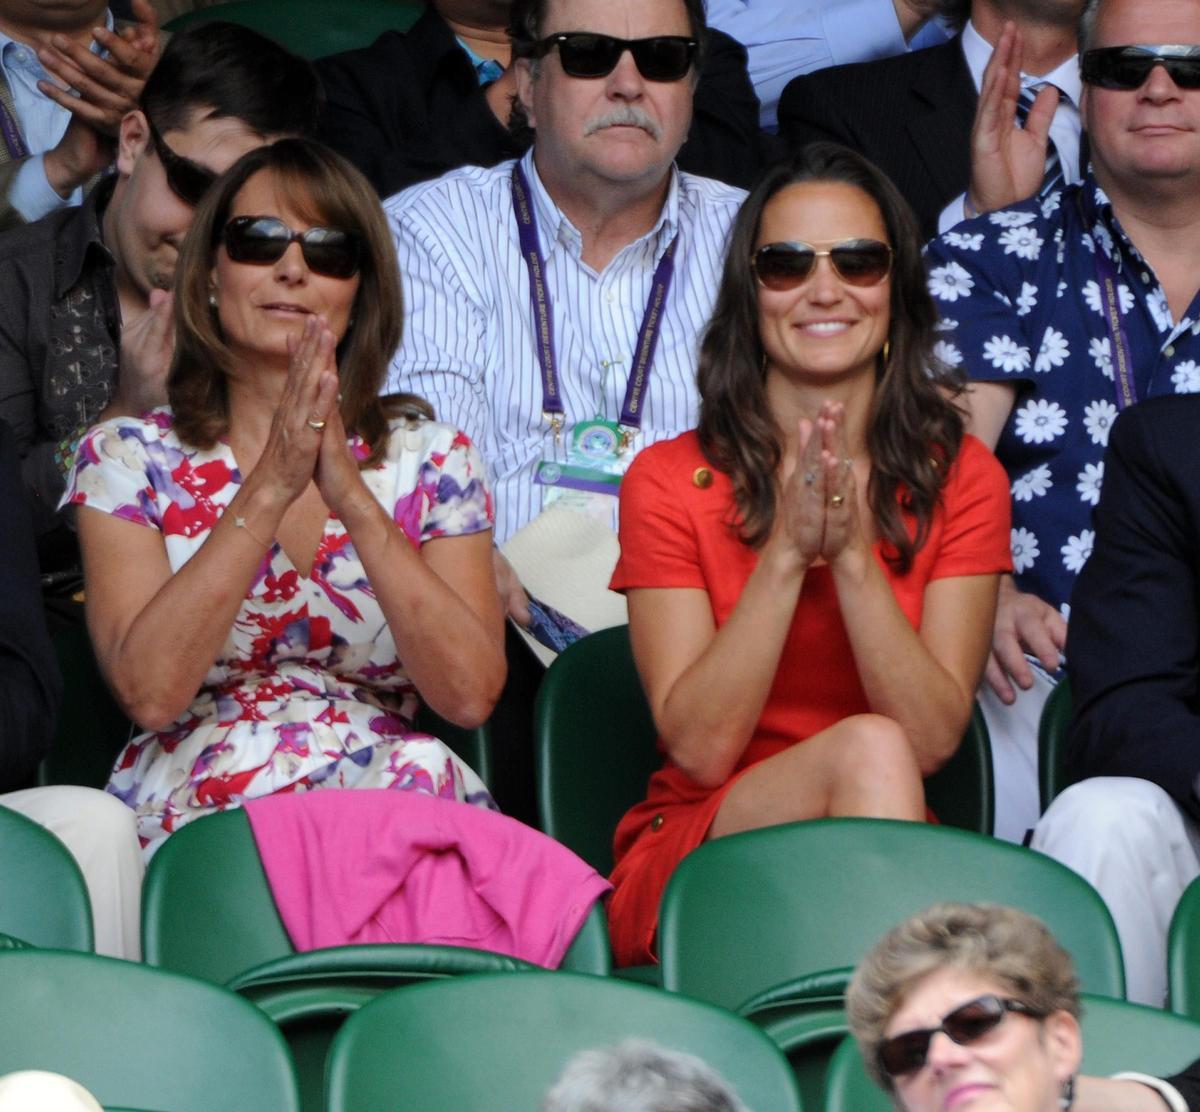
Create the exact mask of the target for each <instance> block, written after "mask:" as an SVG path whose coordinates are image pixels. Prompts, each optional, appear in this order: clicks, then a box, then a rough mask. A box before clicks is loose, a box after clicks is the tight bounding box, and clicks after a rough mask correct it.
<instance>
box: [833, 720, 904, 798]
mask: <svg viewBox="0 0 1200 1112" xmlns="http://www.w3.org/2000/svg"><path fill="white" fill-rule="evenodd" d="M841 733H842V736H841V737H840V738H839V739H838V746H837V752H838V766H839V767H838V770H837V775H836V777H835V782H834V785H833V791H832V796H831V800H830V814H833V815H858V816H872V817H876V818H911V819H920V818H923V817H924V814H925V791H924V786H923V784H922V781H921V770H920V767H919V766H918V764H917V758H916V755H915V754H914V753H913V749H912V746H911V745H910V744H909V741H908V735H907V734H906V733H905V732H904V728H903V727H902V726H901V725H900V724H899V723H898V722H896V721H895V720H894V719H891V718H887V717H885V716H884V715H881V714H858V715H854V716H853V717H852V718H847V719H845V720H844V721H843V722H842V723H841Z"/></svg>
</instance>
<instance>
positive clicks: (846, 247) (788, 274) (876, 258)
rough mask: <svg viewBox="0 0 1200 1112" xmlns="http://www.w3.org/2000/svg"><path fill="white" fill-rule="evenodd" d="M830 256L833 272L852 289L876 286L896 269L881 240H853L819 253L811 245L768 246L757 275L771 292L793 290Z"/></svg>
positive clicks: (757, 260)
mask: <svg viewBox="0 0 1200 1112" xmlns="http://www.w3.org/2000/svg"><path fill="white" fill-rule="evenodd" d="M821 255H828V256H829V261H830V262H831V263H832V264H833V269H834V271H835V272H836V273H837V275H838V277H839V278H841V280H842V281H843V282H846V283H847V284H848V285H851V286H876V285H878V284H879V283H880V282H882V281H883V280H884V278H886V277H887V275H888V272H889V271H890V270H891V266H892V249H891V248H890V247H888V245H887V244H886V243H880V242H879V241H878V240H873V239H867V240H849V241H848V242H846V243H837V244H834V245H833V247H831V248H830V249H829V250H828V251H817V250H815V249H814V248H813V247H811V246H809V245H808V244H807V243H768V244H766V245H765V246H763V247H760V248H759V249H758V251H756V252H755V254H754V272H755V274H756V275H757V276H758V280H759V281H760V282H761V283H762V284H763V285H764V286H766V288H767V289H769V290H791V289H795V288H796V287H797V286H799V285H800V284H801V283H802V282H804V281H806V280H807V279H808V277H809V275H810V274H812V272H813V269H814V268H815V267H816V263H817V259H818V257H820V256H821Z"/></svg>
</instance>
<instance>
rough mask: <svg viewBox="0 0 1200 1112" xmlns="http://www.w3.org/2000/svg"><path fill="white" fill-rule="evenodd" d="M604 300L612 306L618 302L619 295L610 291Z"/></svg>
mask: <svg viewBox="0 0 1200 1112" xmlns="http://www.w3.org/2000/svg"><path fill="white" fill-rule="evenodd" d="M604 300H605V301H607V302H608V303H609V304H610V305H611V304H612V303H613V302H614V301H616V300H617V295H616V294H615V293H613V292H612V290H609V291H608V293H606V294H605V295H604Z"/></svg>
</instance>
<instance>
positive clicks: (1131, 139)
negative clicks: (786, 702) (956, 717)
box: [928, 0, 1200, 1003]
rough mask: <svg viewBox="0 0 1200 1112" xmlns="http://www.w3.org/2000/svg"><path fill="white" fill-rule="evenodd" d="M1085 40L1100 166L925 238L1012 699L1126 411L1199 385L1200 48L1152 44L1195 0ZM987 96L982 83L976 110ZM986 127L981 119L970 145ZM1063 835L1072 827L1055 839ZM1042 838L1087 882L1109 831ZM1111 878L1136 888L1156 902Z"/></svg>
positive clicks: (997, 667) (1136, 942)
mask: <svg viewBox="0 0 1200 1112" xmlns="http://www.w3.org/2000/svg"><path fill="white" fill-rule="evenodd" d="M1080 40H1081V41H1080V56H1081V58H1082V59H1083V62H1082V65H1083V75H1084V94H1083V102H1082V106H1081V108H1082V113H1083V119H1084V125H1085V128H1086V129H1087V133H1088V136H1089V139H1090V142H1091V158H1092V171H1091V173H1089V174H1088V175H1087V176H1086V177H1085V178H1084V180H1083V181H1082V182H1081V183H1079V185H1077V186H1071V187H1068V188H1066V189H1065V190H1063V191H1061V192H1055V193H1051V194H1049V195H1047V196H1044V197H1042V198H1034V199H1032V200H1029V201H1026V202H1024V203H1022V204H1018V205H1015V206H1013V207H1010V208H1004V209H1001V210H999V211H994V212H991V213H988V214H987V215H984V216H981V217H978V218H976V219H974V220H970V221H967V222H965V223H963V224H960V225H958V227H956V228H955V229H953V230H952V231H950V232H948V233H946V234H945V235H943V236H941V237H940V238H939V239H937V240H935V241H933V242H932V243H931V244H930V246H929V248H928V268H929V285H930V290H931V292H932V293H933V295H934V297H935V299H936V301H937V304H938V306H939V308H940V309H941V312H942V315H943V323H942V328H943V335H942V337H941V340H940V343H939V346H938V352H939V354H940V355H941V357H942V358H943V359H945V360H946V361H947V362H950V363H953V364H955V365H959V366H962V367H963V369H964V371H965V372H966V374H967V377H968V378H969V379H971V380H972V383H973V385H972V388H971V390H970V394H969V400H968V404H969V408H970V427H971V430H972V431H973V432H975V433H976V435H978V436H980V437H981V438H982V439H984V440H985V441H986V442H987V443H989V444H991V445H993V446H994V447H995V450H996V453H997V455H998V456H999V457H1000V460H1001V462H1002V463H1003V464H1004V465H1005V467H1006V469H1007V470H1008V473H1009V475H1010V477H1011V480H1012V493H1013V534H1012V541H1013V562H1014V568H1015V576H1014V581H1010V582H1009V583H1007V584H1006V586H1005V587H1004V588H1003V589H1002V592H1001V605H1000V609H999V611H998V614H997V622H996V634H995V637H994V640H993V658H992V660H991V661H990V662H989V666H988V680H989V682H990V683H991V685H992V687H993V689H994V690H995V691H996V692H997V694H999V695H1000V697H1001V699H1002V700H1003V701H1005V702H1011V701H1012V699H1013V697H1014V695H1015V694H1016V693H1015V692H1014V691H1013V688H1012V686H1011V684H1012V681H1015V682H1016V684H1017V686H1018V687H1019V688H1028V687H1030V686H1034V687H1041V689H1042V691H1043V692H1044V691H1046V690H1048V687H1049V685H1048V684H1046V683H1042V684H1036V683H1034V676H1033V674H1032V673H1031V670H1030V667H1029V664H1028V663H1027V661H1026V660H1025V657H1024V654H1026V653H1027V654H1029V655H1031V656H1032V657H1034V658H1036V660H1037V661H1038V662H1039V663H1040V664H1041V665H1042V667H1043V668H1044V669H1045V670H1046V671H1047V672H1048V673H1053V672H1056V671H1057V668H1058V665H1059V651H1060V650H1061V649H1062V648H1063V647H1064V645H1065V641H1066V618H1067V615H1068V613H1069V608H1068V603H1069V600H1070V594H1071V589H1072V585H1073V583H1074V581H1075V577H1076V575H1077V574H1078V572H1079V571H1080V569H1081V568H1082V567H1083V565H1084V563H1085V562H1086V560H1087V558H1088V556H1089V555H1090V554H1091V548H1092V542H1093V531H1092V527H1091V511H1092V507H1093V506H1095V504H1096V502H1097V500H1098V499H1099V494H1100V484H1101V482H1102V481H1103V475H1104V461H1103V456H1104V449H1105V446H1106V445H1107V443H1108V433H1109V429H1110V427H1111V425H1112V422H1113V421H1114V420H1115V418H1116V415H1117V413H1118V411H1119V410H1120V409H1122V408H1124V407H1125V406H1126V405H1128V404H1132V403H1133V402H1134V401H1136V400H1137V399H1140V398H1145V397H1148V396H1151V395H1162V394H1171V393H1191V392H1197V391H1200V335H1198V334H1200V304H1198V303H1197V300H1198V299H1197V287H1198V286H1200V89H1197V88H1195V87H1193V83H1194V82H1195V81H1197V80H1200V70H1197V69H1196V68H1193V67H1200V60H1198V59H1193V58H1184V57H1179V55H1181V54H1184V53H1186V51H1187V50H1191V49H1194V50H1195V51H1196V52H1197V54H1200V46H1196V47H1185V48H1175V47H1168V48H1163V49H1161V50H1160V49H1159V48H1158V47H1157V46H1155V45H1154V44H1162V43H1168V44H1200V3H1197V0H1161V2H1159V3H1155V4H1153V5H1147V4H1144V3H1138V2H1137V0H1090V2H1089V3H1088V5H1087V7H1086V9H1085V12H1084V16H1083V20H1082V23H1081V35H1080ZM1134 46H1137V47H1139V48H1141V51H1140V57H1139V56H1138V55H1139V52H1137V51H1132V50H1130V49H1129V48H1131V47H1134ZM1122 48H1124V49H1123V50H1122ZM1146 50H1150V51H1155V50H1158V51H1159V53H1158V55H1157V56H1156V55H1149V56H1148V55H1146V54H1145V51H1146ZM1086 51H1092V53H1091V54H1090V55H1088V56H1086V57H1085V52H1086ZM1168 55H1169V56H1168ZM1176 79H1178V80H1176ZM992 92H993V97H994V99H995V100H996V102H997V103H1000V102H1001V101H1002V100H1003V98H1005V97H1008V98H1010V99H1011V100H1012V101H1014V102H1015V98H1016V92H1015V78H1011V77H1010V76H1009V75H1006V74H1004V75H1000V78H998V79H997V81H996V82H995V83H994V84H993V86H992ZM985 98H986V90H985V94H984V96H983V97H981V109H980V119H983V118H985V109H984V104H983V102H984V99H985ZM1002 116H1003V113H1002V112H997V118H1001V117H1002ZM1012 118H1013V114H1012V112H1011V111H1009V112H1008V114H1007V119H1008V120H1012ZM1006 126H1007V134H1000V133H999V131H997V133H996V134H994V135H993V136H992V138H993V139H995V140H996V142H995V144H994V149H993V150H992V151H991V152H989V157H990V158H991V159H992V161H993V162H994V163H995V164H996V165H998V166H1003V165H1004V164H1005V163H1006V160H1007V163H1008V165H1009V168H1011V166H1012V165H1013V164H1015V163H1016V162H1018V161H1020V160H1022V159H1023V160H1024V161H1026V162H1034V161H1037V160H1040V158H1041V157H1043V154H1042V153H1038V152H1037V151H1036V146H1037V144H1036V143H1031V142H1030V141H1029V139H1030V137H1029V136H1028V135H1027V134H1022V133H1021V132H1020V131H1015V130H1014V129H1013V128H1012V127H1011V125H1006ZM984 130H985V128H983V127H981V125H980V124H978V123H977V126H976V136H975V142H976V147H975V150H976V155H977V157H978V156H979V155H980V152H981V149H982V148H981V142H980V134H981V131H984ZM985 139H986V136H985ZM1013 140H1015V141H1013ZM984 145H986V143H985V144H984ZM1042 151H1043V152H1044V147H1043V148H1042ZM1038 166H1039V169H1040V162H1038ZM977 176H978V175H977ZM1032 720H1033V721H1036V716H1034V717H1033V719H1032ZM1147 728H1150V729H1152V728H1153V724H1152V723H1148V724H1147ZM1170 743H1171V741H1170V739H1168V738H1164V739H1163V744H1170ZM1104 772H1105V770H1104V769H1099V768H1097V769H1091V770H1089V774H1090V775H1093V776H1097V775H1102V774H1103V773H1104ZM1107 782H1108V783H1110V784H1111V783H1116V784H1118V785H1128V784H1129V783H1139V781H1107ZM1096 784H1097V782H1096V781H1091V782H1089V784H1088V785H1087V787H1088V788H1092V787H1094V786H1095V785H1096ZM1117 790H1118V791H1123V788H1122V787H1118V789H1117ZM1151 790H1153V791H1158V789H1151ZM1162 794H1163V796H1164V798H1166V796H1165V793H1162ZM1066 798H1067V797H1064V800H1065V799H1066ZM1121 799H1122V800H1126V797H1125V796H1124V795H1122V796H1121ZM1157 802H1158V801H1155V803H1157ZM1115 810H1116V813H1117V814H1119V815H1120V817H1121V821H1122V822H1123V823H1124V824H1125V827H1126V830H1125V831H1124V833H1125V834H1128V832H1129V831H1128V828H1129V826H1130V824H1131V823H1136V814H1135V812H1136V808H1135V807H1134V806H1133V804H1132V803H1130V802H1128V801H1125V802H1122V803H1120V804H1119V805H1117V806H1116V808H1115ZM1147 810H1148V811H1150V810H1153V808H1152V807H1149V806H1148V808H1147ZM1080 811H1081V812H1083V813H1086V814H1087V815H1088V816H1089V819H1090V821H1093V822H1101V821H1102V820H1103V817H1104V808H1102V807H1099V806H1096V805H1094V804H1089V805H1087V806H1085V807H1082V808H1080ZM1051 814H1052V815H1053V814H1054V812H1051ZM1068 828H1070V830H1071V834H1070V836H1069V837H1068V836H1066V835H1065V834H1062V835H1061V836H1060V835H1058V834H1055V831H1056V830H1058V831H1059V832H1060V833H1061V832H1063V831H1066V830H1067V829H1068ZM1039 844H1040V845H1041V846H1042V848H1046V849H1047V850H1048V851H1049V852H1053V853H1054V854H1055V855H1056V856H1060V857H1061V858H1062V859H1065V860H1067V863H1068V864H1071V865H1072V866H1073V867H1075V868H1077V869H1078V870H1079V871H1081V872H1083V873H1084V874H1085V875H1089V876H1090V878H1091V879H1093V881H1094V882H1095V881H1096V878H1097V876H1098V874H1099V873H1101V872H1103V868H1102V866H1101V864H1100V858H1101V857H1102V856H1103V854H1104V853H1105V850H1106V846H1107V844H1108V843H1106V841H1105V838H1104V837H1103V832H1101V831H1098V830H1095V829H1090V830H1089V831H1087V832H1084V831H1082V829H1081V828H1080V825H1079V823H1075V822H1070V823H1065V824H1062V825H1060V826H1057V827H1056V826H1055V824H1054V823H1050V822H1047V821H1046V820H1043V826H1041V827H1039V831H1038V835H1037V840H1035V845H1039ZM1126 850H1128V845H1127V846H1126ZM1126 856H1127V857H1128V853H1127V854H1126ZM1110 864H1111V863H1110ZM1134 871H1135V872H1137V871H1138V870H1134ZM1139 875H1140V874H1139ZM1136 880H1137V878H1133V879H1132V880H1131V881H1130V884H1133V883H1136ZM1100 887H1101V888H1102V890H1104V889H1105V887H1106V885H1105V884H1103V883H1102V884H1100ZM1118 887H1126V896H1125V898H1126V899H1127V900H1130V901H1140V902H1143V903H1145V902H1146V901H1148V899H1149V897H1148V896H1141V895H1139V894H1130V893H1132V892H1133V889H1131V888H1129V887H1128V886H1126V885H1125V884H1124V882H1123V883H1122V885H1119V886H1118ZM1105 895H1106V898H1107V897H1108V896H1109V892H1107V891H1106V892H1105ZM1109 902H1110V907H1112V909H1113V911H1114V914H1115V915H1116V917H1117V921H1118V928H1119V929H1120V930H1121V933H1122V942H1123V943H1124V944H1125V951H1126V954H1127V956H1132V955H1133V954H1138V955H1140V956H1143V957H1146V958H1147V960H1146V961H1144V962H1143V961H1139V960H1138V959H1137V958H1134V959H1133V960H1131V961H1128V963H1129V965H1130V995H1131V997H1132V998H1135V999H1142V1000H1150V999H1152V998H1154V997H1157V999H1155V1000H1154V1002H1155V1003H1161V1002H1162V1000H1161V997H1162V988H1163V987H1164V981H1163V973H1164V970H1163V968H1161V965H1162V963H1161V962H1160V960H1159V959H1160V957H1161V939H1159V940H1158V943H1157V944H1158V946H1159V947H1160V949H1159V952H1158V954H1157V955H1155V954H1149V955H1148V956H1147V947H1148V946H1149V948H1150V949H1151V950H1152V949H1153V946H1152V945H1151V944H1150V940H1149V939H1147V938H1145V937H1144V936H1143V935H1144V932H1143V931H1142V930H1141V929H1138V930H1135V929H1134V928H1133V927H1132V926H1131V925H1130V921H1129V920H1128V919H1126V921H1125V922H1123V921H1122V920H1123V915H1122V914H1121V913H1119V907H1118V906H1116V902H1115V900H1114V899H1110V900H1109ZM1170 910H1171V909H1170V908H1167V909H1166V912H1165V914H1166V915H1167V916H1168V917H1169V915H1170ZM1162 926H1163V929H1164V931H1165V923H1164V924H1162ZM1127 960H1128V958H1127ZM1135 966H1138V968H1134V967H1135Z"/></svg>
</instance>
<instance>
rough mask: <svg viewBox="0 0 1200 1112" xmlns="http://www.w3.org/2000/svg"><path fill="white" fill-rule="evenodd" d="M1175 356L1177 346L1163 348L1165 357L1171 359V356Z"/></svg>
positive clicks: (1169, 345)
mask: <svg viewBox="0 0 1200 1112" xmlns="http://www.w3.org/2000/svg"><path fill="white" fill-rule="evenodd" d="M1174 354H1175V345H1174V344H1168V345H1167V346H1166V347H1165V348H1163V355H1165V356H1166V357H1167V358H1168V359H1170V358H1171V356H1172V355H1174Z"/></svg>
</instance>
